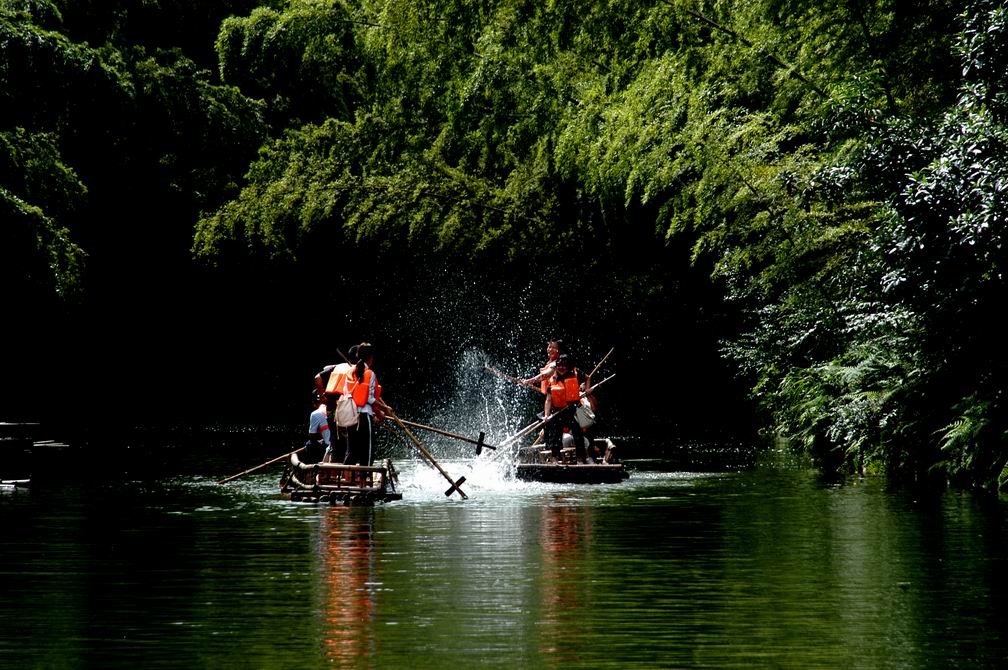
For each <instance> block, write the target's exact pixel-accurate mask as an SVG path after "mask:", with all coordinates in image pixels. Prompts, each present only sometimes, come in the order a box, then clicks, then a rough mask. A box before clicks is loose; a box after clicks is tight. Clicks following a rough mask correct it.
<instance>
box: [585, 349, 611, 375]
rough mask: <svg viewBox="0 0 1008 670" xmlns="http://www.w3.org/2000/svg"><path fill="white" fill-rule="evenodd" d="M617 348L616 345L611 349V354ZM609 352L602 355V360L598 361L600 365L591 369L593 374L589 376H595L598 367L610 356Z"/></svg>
mask: <svg viewBox="0 0 1008 670" xmlns="http://www.w3.org/2000/svg"><path fill="white" fill-rule="evenodd" d="M615 349H616V347H613V348H612V349H610V350H609V354H611V353H612V352H613V351H614V350H615ZM609 354H606V355H605V356H603V357H602V360H601V361H599V362H598V365H596V366H595V368H594V369H593V370H592V371H591V374H590V375H588V376H589V377H591V376H593V375H594V374H595V373H596V372H598V369H599V368H600V367H602V364H603V363H605V362H606V359H607V358H609Z"/></svg>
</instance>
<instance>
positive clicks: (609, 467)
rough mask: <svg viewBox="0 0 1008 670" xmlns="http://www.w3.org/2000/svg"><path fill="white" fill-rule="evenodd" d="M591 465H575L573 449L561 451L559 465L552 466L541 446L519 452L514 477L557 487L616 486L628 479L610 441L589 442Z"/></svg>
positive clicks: (566, 448) (607, 439)
mask: <svg viewBox="0 0 1008 670" xmlns="http://www.w3.org/2000/svg"><path fill="white" fill-rule="evenodd" d="M591 446H592V451H593V452H594V453H593V454H592V455H593V458H595V462H594V463H587V464H586V463H577V462H576V461H575V456H574V447H565V448H564V449H562V450H561V451H560V457H561V461H562V462H561V463H551V462H550V460H551V456H552V455H551V454H550V450H549V449H547V448H545V446H543V445H542V444H538V445H534V446H531V447H523V448H522V449H519V450H518V462H517V464H516V465H515V476H517V477H518V479H522V480H525V481H535V482H554V483H558V484H615V483H618V482H621V481H623V480H624V479H626V478H628V477H629V476H630V475H629V474H628V473H627V471H626V468H624V467H623V464H622V463H620V462H619V460H618V459H617V457H616V445H614V444H613V443H612V440H610V439H609V438H599V439H594V440H592V442H591Z"/></svg>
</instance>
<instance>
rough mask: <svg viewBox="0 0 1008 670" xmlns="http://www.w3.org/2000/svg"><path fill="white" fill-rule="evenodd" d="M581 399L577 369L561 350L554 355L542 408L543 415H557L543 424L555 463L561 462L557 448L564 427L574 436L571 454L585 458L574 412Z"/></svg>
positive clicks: (560, 447) (581, 461) (583, 459)
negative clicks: (554, 360) (544, 402)
mask: <svg viewBox="0 0 1008 670" xmlns="http://www.w3.org/2000/svg"><path fill="white" fill-rule="evenodd" d="M580 402H581V385H580V383H579V382H578V372H577V370H576V369H575V368H573V367H571V365H570V361H569V359H568V358H567V354H560V355H559V356H558V357H557V359H556V367H555V370H554V371H553V376H552V377H551V378H550V380H549V393H548V394H547V395H546V409H545V411H544V412H543V418H547V417H550V416H552V415H554V414H556V415H557V416H556V417H555V418H554V419H552V420H551V421H550V422H549V423H547V424H546V426H545V428H544V430H545V438H546V446H547V447H549V450H550V451H551V452H552V455H553V459H554V460H555V461H556V462H557V463H560V462H562V458H561V454H560V450H561V449H562V447H563V435H564V430H565V429H566V430H567V431H569V432H570V434H571V437H573V438H574V454H575V457H576V459H577V462H578V463H586V462H587V455H588V454H587V451H586V450H585V442H584V435H583V433H582V432H581V425H580V424H579V423H578V421H577V417H576V416H575V414H574V410H575V408H576V407H577V405H578V404H579V403H580Z"/></svg>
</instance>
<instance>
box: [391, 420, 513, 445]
mask: <svg viewBox="0 0 1008 670" xmlns="http://www.w3.org/2000/svg"><path fill="white" fill-rule="evenodd" d="M400 421H402V422H403V423H405V424H406V425H407V426H412V427H413V428H421V429H423V430H429V431H431V432H432V433H438V434H439V435H444V436H445V437H454V438H455V439H456V440H461V441H462V442H468V443H470V444H475V445H476V446H478V447H486V448H487V449H496V448H497V447H495V446H493V445H490V444H486V443H485V442H483V441H482V440H474V439H472V438H471V437H466V436H465V435H458V434H456V433H450V432H448V431H447V430H442V429H441V428H435V427H434V426H425V425H424V424H422V423H414V422H413V421H407V420H406V419H400ZM480 435H482V433H480Z"/></svg>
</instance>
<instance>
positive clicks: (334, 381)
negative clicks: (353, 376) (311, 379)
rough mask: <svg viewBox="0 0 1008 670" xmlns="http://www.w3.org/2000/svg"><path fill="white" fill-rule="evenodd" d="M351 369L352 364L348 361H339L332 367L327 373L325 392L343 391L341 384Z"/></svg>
mask: <svg viewBox="0 0 1008 670" xmlns="http://www.w3.org/2000/svg"><path fill="white" fill-rule="evenodd" d="M351 370H353V366H352V365H350V364H349V363H340V364H339V365H337V366H336V367H334V368H333V369H332V371H331V372H330V373H329V382H328V383H327V384H326V387H325V392H326V393H327V394H336V393H343V384H344V383H345V382H346V379H347V375H348V374H350V371H351Z"/></svg>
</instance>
